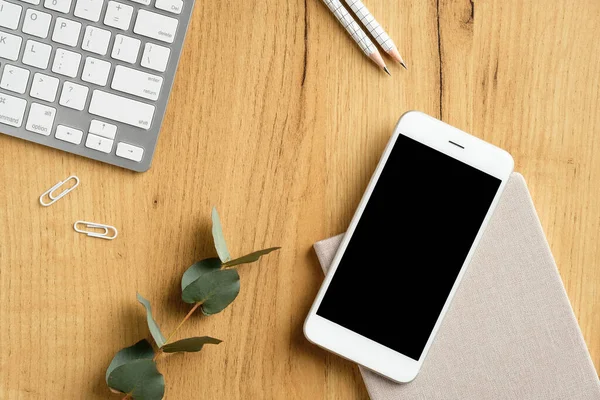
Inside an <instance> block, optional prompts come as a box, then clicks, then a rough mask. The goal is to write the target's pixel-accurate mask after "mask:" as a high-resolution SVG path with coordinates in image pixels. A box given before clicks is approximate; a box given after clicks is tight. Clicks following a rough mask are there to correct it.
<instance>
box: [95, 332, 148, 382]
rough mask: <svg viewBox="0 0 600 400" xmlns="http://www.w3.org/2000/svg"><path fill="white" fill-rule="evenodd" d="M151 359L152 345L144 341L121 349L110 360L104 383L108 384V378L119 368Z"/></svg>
mask: <svg viewBox="0 0 600 400" xmlns="http://www.w3.org/2000/svg"><path fill="white" fill-rule="evenodd" d="M153 357H154V350H153V349H152V345H151V344H150V343H149V342H148V341H147V340H146V339H142V340H140V341H139V342H137V343H136V344H134V345H133V346H131V347H125V348H124V349H121V350H120V351H119V352H118V353H117V354H116V355H115V357H114V358H113V359H112V361H111V362H110V365H109V366H108V369H107V370H106V383H108V377H109V376H110V374H111V372H113V371H114V370H115V369H117V368H119V367H120V366H122V365H125V364H127V363H128V362H131V361H135V360H151V359H152V358H153ZM109 386H110V385H109Z"/></svg>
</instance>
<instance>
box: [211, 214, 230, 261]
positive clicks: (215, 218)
mask: <svg viewBox="0 0 600 400" xmlns="http://www.w3.org/2000/svg"><path fill="white" fill-rule="evenodd" d="M212 234H213V240H214V242H215V248H216V249H217V254H218V255H219V258H220V259H221V261H223V262H227V261H229V260H231V256H230V255H229V250H228V249H227V243H225V236H223V227H222V226H221V218H219V213H218V212H217V208H216V207H213V209H212Z"/></svg>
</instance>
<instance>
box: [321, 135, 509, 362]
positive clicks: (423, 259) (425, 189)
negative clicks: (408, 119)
mask: <svg viewBox="0 0 600 400" xmlns="http://www.w3.org/2000/svg"><path fill="white" fill-rule="evenodd" d="M500 184H501V181H500V179H498V178H496V177H493V176H491V175H488V174H487V173H484V172H482V171H480V170H478V169H476V168H474V167H472V166H469V165H467V164H465V163H463V162H461V161H458V160H456V159H454V158H452V157H450V156H448V155H445V154H443V153H440V152H439V151H437V150H434V149H432V148H431V147H428V146H426V145H424V144H422V143H420V142H417V141H415V140H413V139H411V138H409V137H407V136H404V135H402V134H401V135H399V136H398V139H397V141H396V143H395V145H394V148H393V150H392V152H391V154H390V156H389V158H388V160H387V163H386V165H385V167H384V169H383V171H382V173H381V175H380V177H379V180H378V182H377V184H376V186H375V188H374V190H373V192H372V194H371V197H370V198H369V201H368V203H367V205H366V207H365V209H364V212H363V214H362V217H361V219H360V221H359V222H358V224H357V226H356V229H355V231H354V234H353V235H352V238H351V239H350V241H349V243H348V246H347V248H346V251H345V252H344V255H343V257H342V259H341V261H340V264H339V266H338V268H337V270H336V272H335V274H334V276H333V278H332V280H331V282H330V285H329V288H328V290H327V292H326V293H325V295H324V297H323V300H322V302H321V304H320V306H319V308H318V310H317V314H318V315H320V316H321V317H323V318H325V319H328V320H329V321H331V322H334V323H336V324H338V325H341V326H343V327H345V328H347V329H349V330H351V331H353V332H356V333H358V334H360V335H362V336H365V337H367V338H369V339H371V340H373V341H375V342H377V343H380V344H382V345H384V346H386V347H388V348H390V349H392V350H395V351H397V352H399V353H401V354H404V355H405V356H407V357H410V358H412V359H413V360H418V359H419V358H420V356H421V353H422V352H423V350H424V348H425V345H426V343H427V340H428V339H429V336H431V333H432V330H433V328H434V326H435V324H436V322H437V320H438V317H439V315H440V313H441V311H442V308H443V307H444V304H445V302H446V300H447V298H448V296H449V294H450V291H451V289H452V286H453V285H454V283H455V281H456V278H457V276H458V273H459V272H460V270H461V267H462V265H463V263H464V261H465V259H466V257H467V254H468V253H469V250H470V248H471V246H472V244H473V241H474V240H475V237H476V236H477V233H478V231H479V228H480V227H481V224H482V223H483V220H484V219H485V216H486V214H487V212H488V210H489V208H490V206H491V204H492V201H493V199H494V197H495V195H496V192H497V191H498V188H499V187H500Z"/></svg>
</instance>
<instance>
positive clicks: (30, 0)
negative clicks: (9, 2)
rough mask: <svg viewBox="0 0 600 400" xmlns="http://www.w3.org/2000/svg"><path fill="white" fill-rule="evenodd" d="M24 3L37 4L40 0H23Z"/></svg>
mask: <svg viewBox="0 0 600 400" xmlns="http://www.w3.org/2000/svg"><path fill="white" fill-rule="evenodd" d="M21 1H22V2H24V3H29V4H35V5H36V6H37V5H38V4H40V0H21Z"/></svg>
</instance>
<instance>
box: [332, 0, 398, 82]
mask: <svg viewBox="0 0 600 400" xmlns="http://www.w3.org/2000/svg"><path fill="white" fill-rule="evenodd" d="M323 1H324V2H325V4H326V5H327V7H329V10H330V11H331V12H332V13H333V15H335V17H336V18H337V20H338V21H339V23H340V24H342V26H343V27H344V28H345V29H346V31H347V32H348V33H349V34H350V36H352V39H354V41H355V42H356V44H358V46H359V47H360V48H361V50H362V51H363V53H365V55H366V56H367V57H369V58H370V59H371V60H373V62H374V63H375V64H377V65H378V66H379V67H381V68H382V69H383V70H384V71H385V72H386V73H387V74H388V75H391V74H390V71H389V70H388V69H387V66H386V65H385V62H384V61H383V57H381V53H379V50H377V47H376V46H375V45H374V44H373V42H372V41H371V39H369V37H368V36H367V34H366V33H365V31H363V30H362V28H361V27H360V25H358V23H356V21H355V20H354V18H352V16H351V15H350V13H348V11H347V10H346V9H345V8H344V6H343V5H342V3H340V1H339V0H323Z"/></svg>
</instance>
